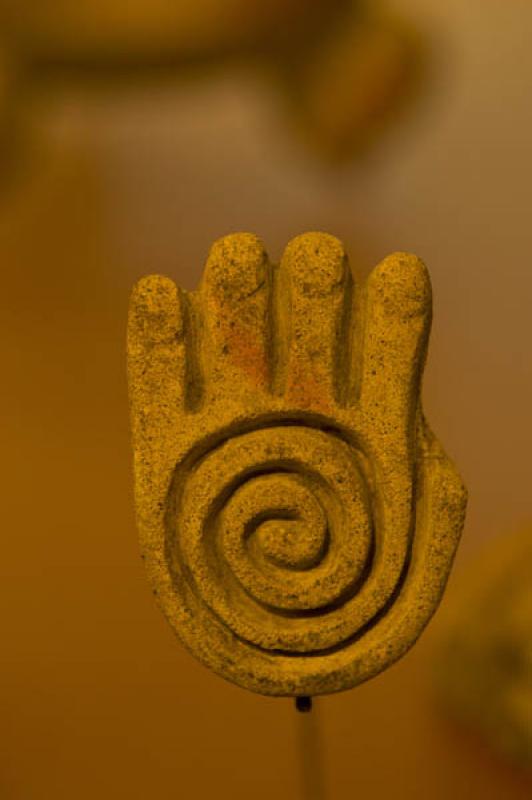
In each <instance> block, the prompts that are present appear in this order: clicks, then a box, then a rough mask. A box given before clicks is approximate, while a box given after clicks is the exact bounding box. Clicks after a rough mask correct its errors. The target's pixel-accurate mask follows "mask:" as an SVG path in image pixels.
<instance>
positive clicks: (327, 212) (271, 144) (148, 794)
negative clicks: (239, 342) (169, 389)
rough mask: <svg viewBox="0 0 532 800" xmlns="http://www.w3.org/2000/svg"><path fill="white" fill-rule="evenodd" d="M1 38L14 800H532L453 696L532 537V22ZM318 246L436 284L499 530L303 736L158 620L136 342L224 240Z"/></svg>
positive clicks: (52, 6) (433, 394)
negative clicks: (462, 623)
mask: <svg viewBox="0 0 532 800" xmlns="http://www.w3.org/2000/svg"><path fill="white" fill-rule="evenodd" d="M0 25H1V27H0V31H1V36H0V147H1V148H2V151H1V154H0V167H1V175H0V264H1V265H2V291H1V295H0V298H1V299H0V304H1V320H2V328H3V330H2V336H1V338H0V352H1V357H2V364H3V385H4V391H3V393H2V399H1V401H0V402H1V406H2V418H3V419H4V420H5V423H4V431H5V436H4V442H5V450H4V458H3V461H2V464H3V467H2V485H3V488H4V491H3V503H4V510H5V512H6V513H5V515H4V536H3V558H2V566H1V573H2V574H1V586H2V589H1V591H0V602H1V609H2V611H1V613H2V628H1V629H2V632H3V647H2V656H1V662H0V664H1V672H0V675H1V683H0V686H1V688H0V708H1V713H2V720H3V724H2V727H1V730H2V733H1V737H2V740H1V743H0V796H1V797H2V799H3V798H5V800H48V799H49V798H50V800H63V798H65V800H66V798H68V799H69V800H70V798H74V797H75V798H79V799H80V800H85V799H87V800H88V799H89V798H90V799H91V800H92V798H94V797H99V798H102V800H104V799H106V798H115V797H124V798H125V797H127V798H131V800H137V799H138V800H141V799H142V800H144V798H152V797H157V798H170V797H174V796H179V795H181V796H186V797H198V798H203V797H210V796H211V795H214V794H215V795H216V797H218V798H232V800H236V799H237V798H240V797H242V798H244V797H247V796H249V795H252V796H253V797H254V798H256V800H261V799H262V798H270V797H271V796H272V795H273V794H275V796H276V797H278V798H279V800H284V798H299V797H301V798H307V799H308V798H322V799H323V798H334V799H335V800H343V798H346V799H347V798H351V797H352V796H354V795H362V796H364V797H365V798H368V800H371V798H379V799H380V798H387V797H394V798H405V799H406V798H411V799H412V800H425V799H426V798H435V800H446V798H450V797H452V798H453V800H462V799H463V800H466V799H467V800H471V798H476V797H478V798H483V799H486V800H492V799H493V800H499V799H500V798H505V800H506V798H509V799H510V800H514V798H515V800H520V799H521V798H523V799H524V798H528V797H530V793H531V789H532V779H531V776H530V772H527V770H526V768H525V767H524V766H523V765H522V764H519V763H518V762H517V761H516V760H514V761H512V759H511V758H509V757H507V755H505V754H504V753H503V752H499V751H498V750H497V747H496V746H495V745H494V744H493V742H490V740H489V739H488V738H486V737H483V735H482V732H481V731H480V730H477V729H476V728H475V726H474V725H467V724H463V723H462V721H461V720H460V714H458V715H456V714H453V713H449V714H447V713H446V705H445V701H443V702H442V699H441V697H440V698H436V695H437V693H438V692H437V689H436V683H437V681H436V678H435V675H437V674H438V672H441V670H442V669H444V670H445V663H444V662H443V661H442V660H441V659H443V657H444V656H443V653H444V651H445V648H443V650H442V648H441V645H440V643H441V641H442V640H445V637H446V636H447V632H446V631H447V628H446V626H447V625H448V624H450V623H448V622H447V618H448V617H449V616H452V615H451V614H450V613H447V611H448V610H449V609H452V607H453V604H456V603H458V602H459V598H460V596H461V594H462V589H463V585H464V583H467V582H468V581H469V578H468V575H470V574H473V573H475V572H478V569H476V565H477V564H481V563H482V562H481V560H480V554H481V553H482V552H483V551H484V550H485V549H486V548H487V547H489V546H490V543H491V542H495V541H496V540H497V539H498V538H500V537H506V536H508V535H509V534H511V533H512V532H514V531H519V530H531V528H530V526H529V523H530V520H531V519H532V495H531V492H530V465H529V460H530V452H531V451H532V432H531V426H530V422H529V410H530V405H531V401H532V372H531V369H530V340H531V336H530V334H531V326H530V301H531V291H532V269H531V266H530V263H529V262H530V255H529V254H530V252H531V251H532V226H531V225H530V210H531V201H530V197H531V190H530V187H531V183H532V104H531V103H530V94H531V91H530V89H531V81H532V48H531V47H530V34H531V33H532V4H531V3H530V2H529V0H512V2H507V0H484V2H471V3H464V2H458V0H449V2H447V3H437V2H436V1H435V0H394V2H388V3H382V4H381V3H366V4H363V3H361V2H360V3H358V2H356V1H355V0H349V2H348V0H345V2H344V1H343V0H342V1H340V0H338V2H335V3H333V2H329V3H325V2H321V1H320V0H315V1H314V2H312V0H285V1H284V2H282V1H281V0H275V1H272V0H270V1H269V2H262V0H247V1H245V0H230V2H228V0H225V2H222V0H201V2H199V0H196V2H195V3H193V2H192V0H189V2H185V0H174V2H170V0H166V1H165V0H157V2H153V1H152V2H151V3H148V2H147V0H135V2H130V3H128V4H127V8H126V4H121V3H118V2H116V0H108V2H91V3H89V2H87V1H86V0H83V2H78V3H76V4H74V3H63V2H61V3H57V2H56V3H50V2H44V1H43V0H42V1H41V2H40V3H36V2H31V0H0ZM313 229H318V230H327V231H329V232H330V233H333V234H335V235H336V236H338V237H339V238H341V239H342V240H344V242H345V243H346V246H347V248H348V251H349V252H350V254H351V259H352V261H353V263H354V265H355V269H356V270H358V271H359V272H360V274H364V273H366V272H367V271H368V270H369V269H370V268H371V267H372V266H373V264H374V263H376V262H377V261H378V260H380V259H381V258H382V257H383V256H384V255H385V254H387V253H388V252H391V251H393V250H398V249H401V250H411V251H413V252H415V253H417V254H418V255H420V256H421V257H422V258H423V259H424V260H425V261H426V262H427V264H428V266H429V268H430V270H431V274H432V278H433V284H434V294H435V315H434V327H433V335H432V341H431V348H430V352H429V362H428V368H427V376H426V380H425V391H424V396H425V406H426V409H427V412H428V415H429V418H430V420H431V423H432V425H433V427H434V429H435V430H436V432H437V433H438V435H439V436H440V437H441V439H442V441H443V442H444V443H445V446H446V448H447V450H448V452H449V453H450V454H451V455H452V457H453V458H454V459H455V460H456V462H457V464H458V465H459V467H460V469H461V472H462V474H463V476H464V478H465V481H466V483H467V485H468V488H469V490H470V504H469V514H468V520H467V523H466V530H465V533H464V538H463V544H462V547H461V551H460V554H459V557H458V563H457V566H456V569H455V573H454V575H453V577H452V579H451V581H450V585H449V588H448V593H447V597H446V599H445V600H444V603H443V607H442V609H441V613H439V614H437V615H436V618H435V620H434V621H433V623H432V624H431V626H430V627H429V630H428V631H427V632H426V634H425V635H424V636H423V637H422V639H421V641H420V643H419V644H418V645H417V646H416V647H415V648H414V650H413V651H412V652H411V653H410V654H409V655H407V656H406V657H405V658H404V659H403V660H402V661H401V662H400V663H399V664H398V665H397V666H395V667H393V668H392V669H390V670H389V671H388V672H386V673H385V674H383V675H382V676H380V677H379V678H377V679H375V680H374V681H371V682H370V683H368V684H366V685H364V686H362V687H360V688H359V689H356V690H354V691H352V692H349V693H344V694H340V695H335V696H331V697H326V698H320V699H318V700H317V702H316V704H315V710H314V711H313V712H312V714H311V715H297V714H296V712H295V711H294V709H293V705H292V703H290V702H289V701H288V700H273V699H266V698H262V697H259V696H255V695H252V694H249V693H246V692H244V691H242V690H240V689H237V688H236V687H234V686H232V685H229V684H227V683H225V682H224V681H222V680H221V679H219V678H217V677H216V676H214V675H212V674H211V673H209V672H208V671H207V670H205V669H204V668H203V667H201V666H200V665H199V664H198V663H197V662H196V661H194V660H193V659H192V658H191V657H190V656H189V655H188V654H187V653H186V652H185V651H184V650H183V648H182V647H181V646H180V645H179V644H178V643H177V641H176V640H175V639H174V636H173V634H172V632H171V630H170V627H169V626H167V624H166V623H165V621H164V619H163V617H162V615H161V614H160V612H159V611H158V609H157V608H156V606H155V603H154V601H153V598H152V596H151V594H150V591H149V589H148V584H147V582H146V580H145V577H144V574H143V568H142V563H141V561H140V558H139V556H138V548H137V540H136V531H135V523H134V517H133V502H132V477H131V454H130V444H129V432H128V409H127V394H126V386H125V352H124V351H125V344H124V339H125V320H126V314H127V304H128V295H129V290H130V288H131V285H132V283H133V282H134V281H135V280H136V279H137V278H138V277H140V276H141V275H142V274H145V273H147V272H162V273H166V274H169V275H170V276H172V277H173V278H174V279H175V280H176V281H178V282H179V283H181V285H183V286H185V287H186V288H193V287H194V286H195V285H196V282H197V280H198V279H199V276H200V274H201V271H202V264H203V260H204V258H205V256H206V253H207V250H208V248H209V246H210V244H211V242H212V241H213V240H214V239H215V238H217V237H218V236H221V235H223V234H225V233H228V232H231V231H241V230H249V231H253V232H256V233H258V234H259V235H260V236H261V237H262V238H263V240H264V241H265V243H266V246H267V248H268V250H269V252H270V255H271V256H272V257H273V258H274V259H278V258H279V256H280V253H281V251H282V249H283V247H284V245H285V243H286V242H287V241H288V240H289V239H290V238H291V237H292V236H294V235H296V234H298V233H300V232H302V231H305V230H313ZM527 526H528V527H527ZM479 568H480V567H479ZM523 596H524V597H525V598H528V599H525V600H524V601H523V602H527V603H528V602H529V598H530V593H528V595H527V594H526V592H525V593H524V595H523ZM529 618H530V617H529ZM530 677H531V680H530V681H529V682H528V689H529V693H528V696H527V697H528V699H527V697H526V696H525V699H524V701H523V702H524V705H523V706H522V707H523V708H525V706H526V703H527V702H528V703H530V692H531V691H532V689H531V687H530V683H532V676H530ZM525 679H526V676H525ZM473 683H474V682H473ZM470 691H473V689H470ZM524 693H525V695H526V688H525V690H524ZM529 707H530V706H529Z"/></svg>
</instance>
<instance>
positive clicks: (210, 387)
mask: <svg viewBox="0 0 532 800" xmlns="http://www.w3.org/2000/svg"><path fill="white" fill-rule="evenodd" d="M200 294H201V298H202V303H201V304H202V306H203V315H204V316H203V329H204V342H203V348H202V350H203V368H204V371H205V377H206V379H207V391H210V392H211V393H214V394H217V393H218V392H219V391H223V387H231V389H230V390H231V391H232V392H234V388H235V384H234V381H235V380H236V381H237V382H238V383H237V385H240V386H241V385H242V381H243V380H244V381H246V382H247V383H248V385H251V386H253V387H256V388H266V387H267V386H268V384H269V349H270V319H269V317H270V315H269V303H270V269H269V264H268V258H267V255H266V252H265V250H264V246H263V245H262V242H261V241H260V239H258V238H257V237H256V236H254V235H252V234H249V233H237V234H232V235H229V236H225V237H223V238H222V239H219V240H218V241H217V242H215V244H214V245H213V246H212V248H211V251H210V253H209V257H208V259H207V264H206V267H205V272H204V276H203V281H202V284H201V288H200Z"/></svg>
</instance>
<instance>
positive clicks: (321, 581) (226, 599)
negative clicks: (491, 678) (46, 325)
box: [128, 233, 466, 695]
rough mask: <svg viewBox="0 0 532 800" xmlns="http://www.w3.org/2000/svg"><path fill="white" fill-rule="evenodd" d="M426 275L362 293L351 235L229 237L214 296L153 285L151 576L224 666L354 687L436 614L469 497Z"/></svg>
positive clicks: (147, 427)
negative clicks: (265, 240)
mask: <svg viewBox="0 0 532 800" xmlns="http://www.w3.org/2000/svg"><path fill="white" fill-rule="evenodd" d="M430 322H431V288H430V280H429V276H428V273H427V270H426V268H425V266H424V265H423V263H422V262H421V261H420V260H419V259H418V258H416V257H415V256H412V255H408V254H406V253H396V254H394V255H392V256H389V257H388V258H386V259H385V260H384V261H383V262H382V263H381V264H379V265H378V266H377V267H376V268H375V269H374V270H373V272H372V274H371V275H370V277H369V279H368V280H367V281H366V283H365V285H363V286H361V287H360V288H358V287H355V283H354V279H353V276H352V273H351V271H350V268H349V266H348V262H347V258H346V255H345V252H344V249H343V247H342V245H341V243H340V242H339V241H338V240H337V239H335V238H334V237H332V236H329V235H327V234H324V233H307V234H305V235H303V236H299V237H297V238H296V239H294V240H293V241H292V242H290V244H289V245H288V247H287V248H286V250H285V253H284V255H283V258H282V260H281V263H280V265H279V266H275V265H273V264H271V263H270V262H269V261H268V258H267V255H266V253H265V250H264V248H263V245H262V243H261V242H260V241H259V239H257V237H256V236H253V235H251V234H235V235H231V236H227V237H225V238H223V239H221V240H219V241H218V242H216V243H215V244H214V245H213V247H212V249H211V252H210V255H209V257H208V260H207V264H206V268H205V272H204V276H203V279H202V282H201V285H200V287H199V289H198V290H197V291H196V292H192V293H187V292H184V291H182V290H181V289H179V288H178V287H177V286H176V285H175V284H174V283H173V281H171V280H170V279H169V278H166V277H162V276H158V275H151V276H148V277H146V278H144V279H142V280H141V281H140V282H139V283H138V284H137V285H136V287H135V288H134V290H133V294H132V300H131V308H130V316H129V331H128V357H129V383H130V396H131V410H132V427H133V442H134V456H135V485H136V508H137V519H138V527H139V532H140V539H141V547H142V553H143V557H144V559H145V563H146V567H147V571H148V576H149V579H150V582H151V585H152V587H153V590H154V592H155V594H156V595H157V598H158V601H159V603H160V606H161V608H162V610H163V611H164V613H165V615H166V616H167V618H168V620H169V622H170V624H171V625H172V626H173V628H174V630H175V631H176V633H177V635H178V636H179V638H180V639H181V640H182V642H183V643H184V644H185V645H186V647H188V649H189V650H190V651H191V652H192V653H193V654H194V655H195V656H196V657H197V658H198V659H199V660H200V661H202V662H203V663H204V664H205V665H207V666H208V667H210V668H211V669H213V670H215V671H216V672H217V673H219V674H220V675H221V676H223V677H224V678H226V679H228V680H230V681H233V682H234V683H236V684H238V685H240V686H242V687H245V688H247V689H251V690H253V691H256V692H259V693H262V694H267V695H317V694H323V693H327V692H335V691H340V690H342V689H348V688H350V687H352V686H356V685H357V684H359V683H361V682H362V681H364V680H367V679H368V678H371V677H372V676H374V675H376V674H377V673H379V672H380V671H381V670H383V669H385V668H386V667H387V666H389V665H390V664H392V663H393V662H394V661H396V660H397V659H398V658H399V657H400V656H402V655H403V654H404V653H405V652H406V651H407V650H408V649H409V648H410V647H411V646H412V644H413V643H414V642H415V641H416V639H417V637H418V636H419V634H420V633H421V631H422V630H423V628H424V626H425V625H426V624H427V622H428V620H429V619H430V617H431V616H432V614H433V613H434V611H435V609H436V607H437V605H438V602H439V600H440V597H441V594H442V592H443V589H444V587H445V583H446V580H447V577H448V574H449V570H450V567H451V563H452V560H453V556H454V552H455V549H456V546H457V544H458V540H459V537H460V533H461V529H462V524H463V518H464V512H465V502H466V495H465V490H464V487H463V485H462V482H461V480H460V478H459V476H458V475H457V473H456V471H455V468H454V467H453V465H452V464H451V462H450V461H449V459H448V458H447V457H446V455H445V454H444V452H443V450H442V448H441V446H440V444H439V443H438V441H437V440H436V439H435V437H434V435H433V434H432V433H431V432H430V430H429V428H428V427H427V424H426V422H425V420H424V417H423V413H422V410H421V404H420V382H421V375H422V369H423V363H424V358H425V352H426V347H427V340H428V335H429V329H430Z"/></svg>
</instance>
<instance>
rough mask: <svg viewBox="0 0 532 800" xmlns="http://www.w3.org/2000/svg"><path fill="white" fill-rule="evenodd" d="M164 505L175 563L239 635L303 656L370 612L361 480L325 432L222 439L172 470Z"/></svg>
mask: <svg viewBox="0 0 532 800" xmlns="http://www.w3.org/2000/svg"><path fill="white" fill-rule="evenodd" d="M176 503H177V508H176V513H177V531H176V534H177V535H176V545H175V553H174V560H175V569H176V571H177V572H180V573H182V574H185V575H187V577H188V581H189V584H190V586H191V587H192V590H193V592H194V593H195V594H196V596H198V597H199V598H200V599H201V601H202V603H203V604H204V606H206V607H207V608H208V609H209V610H210V612H211V613H212V614H213V615H214V616H215V617H216V618H217V620H219V621H220V622H221V623H222V624H223V625H224V626H225V627H226V628H228V629H229V630H230V631H231V632H232V633H233V634H234V635H236V636H237V637H239V639H241V640H242V641H244V642H247V643H248V644H250V645H253V646H255V647H257V648H261V649H263V650H267V651H283V652H287V653H296V654H297V653H306V654H312V652H320V651H323V650H324V649H328V648H335V647H338V646H341V644H342V642H344V641H345V640H346V639H348V638H350V637H352V636H354V635H356V633H357V631H358V630H359V629H360V628H361V627H362V626H364V625H365V624H366V623H367V622H368V621H369V620H370V619H371V618H372V616H373V615H374V614H375V613H377V612H378V611H379V608H378V607H376V606H375V604H372V602H371V587H372V581H373V582H374V581H375V576H372V568H373V553H374V549H375V541H374V536H375V531H374V524H373V519H372V513H371V509H370V506H369V492H368V489H367V485H366V478H365V476H364V473H363V469H362V466H361V459H360V455H359V454H358V453H357V451H356V449H355V448H353V447H352V446H351V445H350V444H348V443H347V442H345V441H344V440H343V439H341V438H340V437H339V436H337V435H336V434H333V433H326V432H324V431H322V430H319V429H315V428H311V427H304V426H296V425H294V426H278V427H270V428H263V429H257V430H254V431H251V432H249V433H243V434H241V435H237V436H234V437H233V438H230V439H228V440H226V441H223V442H222V443H221V444H219V445H218V446H216V447H212V448H211V449H210V450H209V451H208V452H207V453H206V454H205V455H203V457H201V458H200V459H199V460H198V461H197V463H196V464H195V465H194V467H193V468H191V469H188V470H187V471H186V472H185V473H184V475H183V478H182V482H181V484H180V485H179V487H178V491H177V494H176ZM368 598H369V600H368Z"/></svg>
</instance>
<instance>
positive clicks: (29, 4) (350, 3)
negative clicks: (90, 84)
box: [0, 0, 421, 160]
mask: <svg viewBox="0 0 532 800" xmlns="http://www.w3.org/2000/svg"><path fill="white" fill-rule="evenodd" d="M378 5H379V6H380V4H378ZM0 23H1V24H2V28H3V30H4V32H5V36H6V39H7V41H8V42H9V47H10V49H11V50H12V51H13V53H15V54H16V59H17V61H18V65H19V69H18V70H17V74H18V75H19V79H22V80H25V81H26V82H28V83H30V84H31V85H32V86H34V87H35V86H37V87H38V86H40V85H43V84H44V83H46V82H49V81H50V80H53V79H56V78H60V79H61V80H62V81H64V80H65V78H67V79H70V80H73V79H76V78H78V79H79V78H80V77H83V78H84V79H87V78H89V79H91V78H93V77H97V78H104V79H107V78H109V79H115V78H116V77H117V76H118V77H123V78H126V79H131V80H137V79H138V78H139V76H140V75H141V74H143V73H144V74H147V75H149V74H150V72H151V73H153V74H154V77H157V76H160V75H161V73H162V72H170V73H172V72H174V73H175V74H176V76H177V75H184V74H190V71H191V68H192V67H201V68H202V71H203V70H204V69H207V68H209V69H210V68H211V67H213V68H214V67H215V66H216V65H220V63H224V62H226V61H227V60H231V59H236V60H238V61H242V62H247V63H251V64H255V65H258V66H260V67H261V71H262V73H263V74H265V75H267V76H268V77H269V78H270V80H271V81H272V82H273V83H274V84H275V85H277V86H278V87H279V88H280V89H281V93H282V95H283V96H284V97H285V98H286V100H287V105H288V107H289V108H290V109H291V110H292V112H294V113H293V115H292V118H293V119H294V120H295V121H296V126H297V127H299V128H300V130H301V131H302V133H303V137H304V139H306V140H307V141H308V143H309V144H310V145H311V146H313V147H314V149H315V150H317V151H319V152H321V154H322V155H323V156H328V157H329V158H332V159H334V160H338V159H345V158H348V157H351V156H353V155H355V154H356V153H357V152H360V151H361V150H362V149H363V147H364V146H365V145H366V144H368V143H370V142H371V141H372V140H373V139H374V138H376V133H377V132H378V131H379V130H380V128H381V127H382V125H383V123H384V122H385V121H387V120H389V119H390V118H392V117H393V116H394V112H395V111H396V110H397V109H398V107H399V105H401V104H402V103H403V101H404V100H405V98H406V97H408V96H410V95H411V91H410V90H411V89H412V87H413V86H414V85H415V84H416V83H417V81H416V80H414V79H417V77H418V75H419V74H420V73H421V69H420V57H419V56H420V52H421V48H420V45H419V40H418V37H417V36H416V35H415V34H414V32H413V31H412V30H411V29H410V28H409V27H408V26H405V25H403V24H402V23H400V22H398V21H397V20H395V19H393V18H391V17H390V16H388V15H387V14H386V12H383V11H381V10H380V8H377V6H376V4H374V3H368V2H363V0H194V1H193V2H192V0H150V1H149V2H148V0H131V2H129V3H127V4H124V3H119V2H117V0H98V1H96V0H78V1H77V2H76V3H69V2H64V1H63V2H57V0H56V1H55V2H52V0H39V2H35V0H0Z"/></svg>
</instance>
